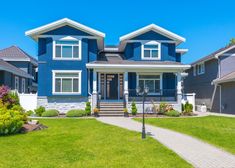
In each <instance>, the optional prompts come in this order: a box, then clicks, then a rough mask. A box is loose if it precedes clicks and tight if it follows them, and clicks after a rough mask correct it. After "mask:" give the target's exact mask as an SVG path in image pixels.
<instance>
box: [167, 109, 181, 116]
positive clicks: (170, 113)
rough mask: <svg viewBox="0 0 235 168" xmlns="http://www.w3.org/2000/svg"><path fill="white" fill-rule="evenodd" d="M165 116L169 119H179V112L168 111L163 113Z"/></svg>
mask: <svg viewBox="0 0 235 168" xmlns="http://www.w3.org/2000/svg"><path fill="white" fill-rule="evenodd" d="M165 115H167V116H169V117H179V116H180V112H178V111H176V110H170V111H167V112H166V113H165Z"/></svg>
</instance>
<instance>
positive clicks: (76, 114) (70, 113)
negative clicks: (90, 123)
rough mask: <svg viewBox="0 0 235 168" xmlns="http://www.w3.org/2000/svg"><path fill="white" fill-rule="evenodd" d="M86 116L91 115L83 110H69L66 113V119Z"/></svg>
mask: <svg viewBox="0 0 235 168" xmlns="http://www.w3.org/2000/svg"><path fill="white" fill-rule="evenodd" d="M86 115H89V112H86V111H85V110H81V109H74V110H69V111H68V112H67V113H66V117H82V116H86Z"/></svg>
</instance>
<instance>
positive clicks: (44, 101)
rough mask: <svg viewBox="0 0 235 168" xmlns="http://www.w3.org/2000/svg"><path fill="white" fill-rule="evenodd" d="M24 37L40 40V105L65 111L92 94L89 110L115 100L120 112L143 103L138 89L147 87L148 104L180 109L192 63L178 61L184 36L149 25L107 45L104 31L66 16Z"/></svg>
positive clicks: (76, 105) (79, 103) (84, 100)
mask: <svg viewBox="0 0 235 168" xmlns="http://www.w3.org/2000/svg"><path fill="white" fill-rule="evenodd" d="M26 35H28V36H30V37H31V38H33V39H34V40H35V41H36V42H37V43H38V61H39V62H38V64H39V66H38V105H43V106H45V107H47V108H57V109H59V110H60V111H61V112H66V110H68V109H69V108H84V105H85V102H86V101H88V98H89V97H90V98H91V101H92V107H93V108H95V107H98V108H101V106H102V105H104V104H105V103H106V104H107V102H108V103H110V102H112V103H111V104H110V106H111V105H113V104H115V103H117V104H118V102H119V103H120V104H123V106H122V109H121V111H122V113H123V107H130V104H131V101H133V100H135V101H136V103H137V106H138V107H139V108H140V107H141V105H142V103H141V101H140V100H141V99H140V98H139V97H138V96H137V95H136V88H137V87H141V88H142V89H143V87H148V88H149V93H148V97H147V103H146V104H147V105H146V107H148V106H152V104H151V100H153V101H155V102H156V103H159V102H160V101H164V102H169V103H170V104H172V105H173V106H174V107H175V108H176V109H177V110H179V111H181V98H182V92H181V73H182V72H183V71H185V70H186V69H188V68H189V67H190V65H183V64H182V63H181V55H182V54H184V53H185V52H187V50H186V49H177V48H176V47H177V46H178V45H179V44H181V43H182V42H184V41H185V39H184V38H183V37H180V36H178V35H176V34H174V33H172V32H170V31H168V30H165V29H163V28H161V27H159V26H156V25H154V24H151V25H148V26H146V27H144V28H141V29H139V30H136V31H134V32H131V33H129V34H127V35H124V36H122V37H120V43H119V45H118V46H106V47H105V45H104V38H105V34H104V33H102V32H99V31H97V30H94V29H92V28H89V27H87V26H84V25H82V24H80V23H78V22H75V21H72V20H70V19H67V18H65V19H61V20H59V21H56V22H53V23H50V24H47V25H44V26H42V27H39V28H36V29H33V30H30V31H27V32H26ZM120 104H119V105H120ZM116 110H117V109H116ZM101 111H102V110H101ZM139 112H141V110H139Z"/></svg>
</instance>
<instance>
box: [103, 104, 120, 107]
mask: <svg viewBox="0 0 235 168" xmlns="http://www.w3.org/2000/svg"><path fill="white" fill-rule="evenodd" d="M123 106H124V105H123V104H100V107H123Z"/></svg>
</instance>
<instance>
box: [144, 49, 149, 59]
mask: <svg viewBox="0 0 235 168" xmlns="http://www.w3.org/2000/svg"><path fill="white" fill-rule="evenodd" d="M144 57H147V58H150V50H144Z"/></svg>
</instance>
